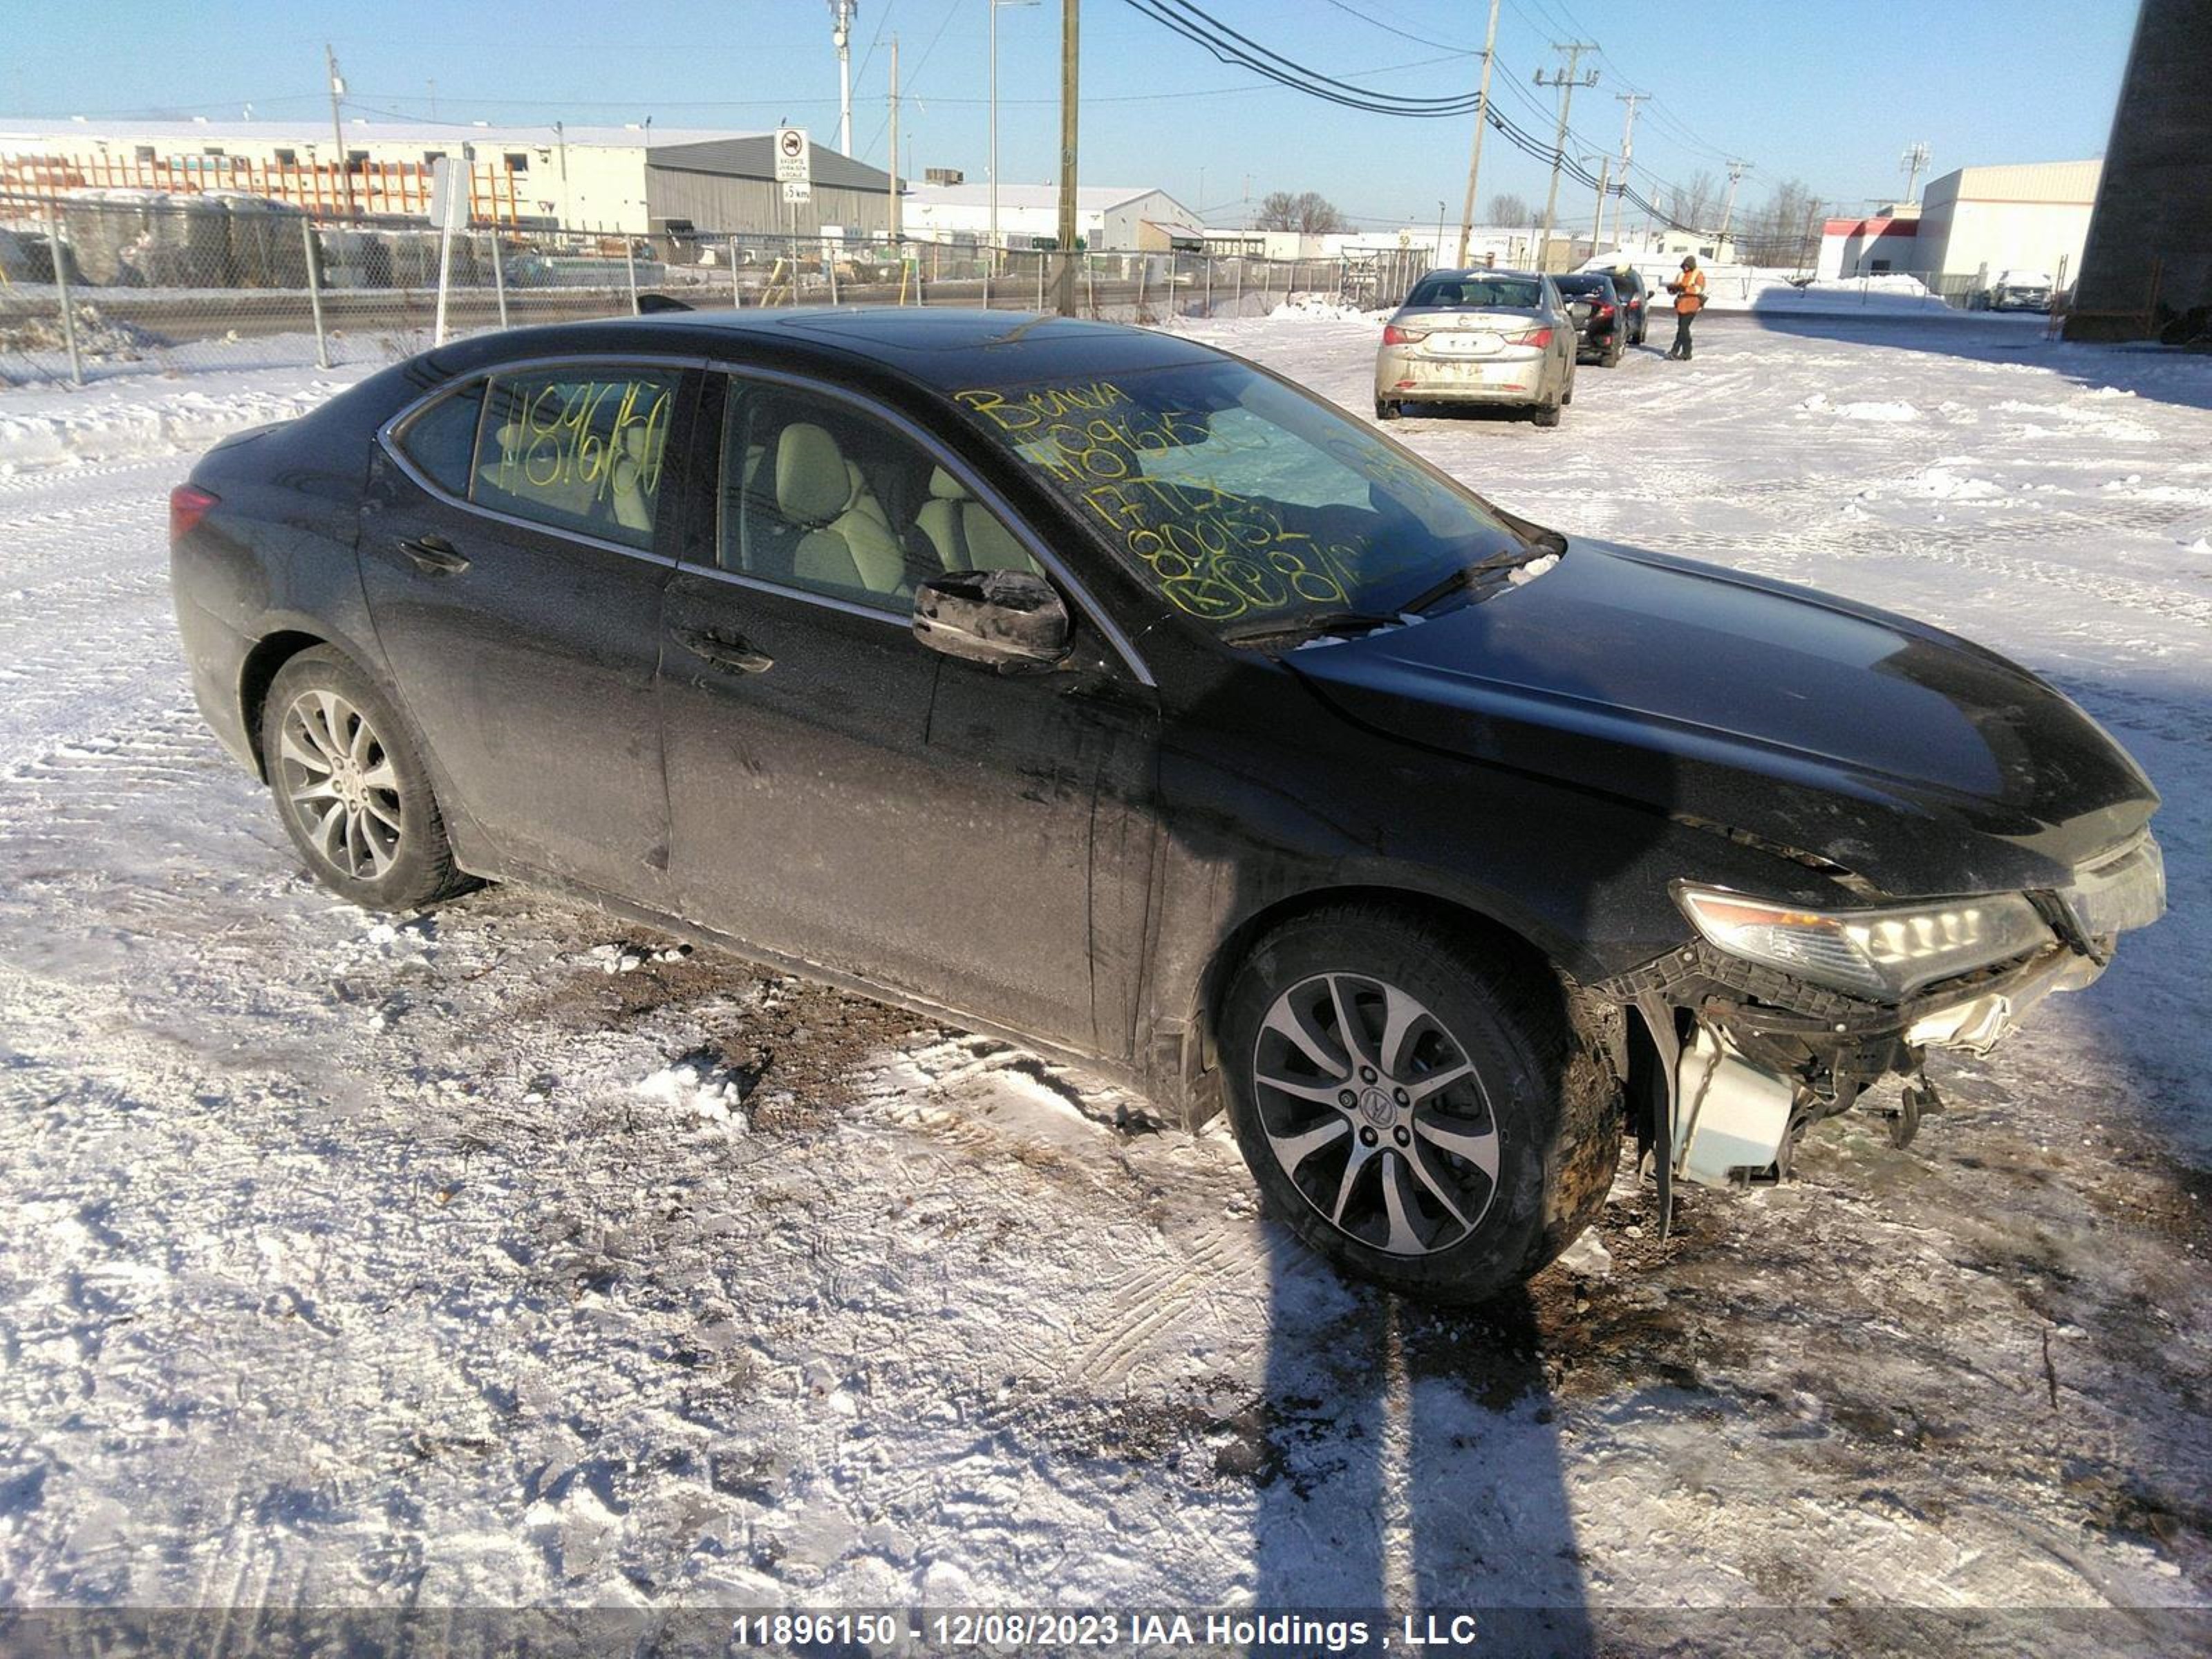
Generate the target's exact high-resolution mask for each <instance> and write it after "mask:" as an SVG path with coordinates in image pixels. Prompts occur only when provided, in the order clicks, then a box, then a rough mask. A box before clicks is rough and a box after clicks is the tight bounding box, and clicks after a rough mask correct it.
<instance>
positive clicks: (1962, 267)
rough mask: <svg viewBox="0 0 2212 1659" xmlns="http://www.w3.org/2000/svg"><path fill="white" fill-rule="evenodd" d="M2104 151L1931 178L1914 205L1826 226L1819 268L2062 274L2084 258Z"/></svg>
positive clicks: (1831, 273) (1956, 276)
mask: <svg viewBox="0 0 2212 1659" xmlns="http://www.w3.org/2000/svg"><path fill="white" fill-rule="evenodd" d="M2104 166H2105V164H2104V163H2103V162H2102V161H2039V162H2030V163H2027V164H2024V165H2019V166H2008V167H1960V168H1959V169H1958V170H1957V171H1956V172H1954V173H1945V174H1944V175H1943V176H1942V178H1940V179H1931V180H1929V185H1928V188H1927V189H1926V190H1925V191H1923V192H1922V193H1921V197H1920V203H1919V207H1918V211H1917V216H1916V215H1915V214H1914V213H1913V212H1912V211H1911V210H1910V209H1909V208H1894V209H1891V210H1887V211H1886V212H1883V213H1880V214H1875V215H1870V216H1867V217H1864V218H1857V219H1831V220H1829V221H1828V222H1827V223H1826V226H1825V227H1824V228H1823V230H1822V234H1821V238H1820V263H1819V264H1818V266H1817V267H1816V274H1818V275H1819V276H1824V277H1838V276H1843V277H1850V276H1887V275H1891V274H1894V273H1904V274H1908V275H1911V276H1917V277H1919V278H1920V279H1921V280H1922V281H1923V282H1925V283H1928V284H1929V287H1931V288H1935V287H1938V286H1948V287H1950V288H1952V289H1959V288H1963V287H1966V286H1970V285H1975V286H1978V285H1983V284H1985V283H1987V282H1988V281H1989V280H1990V279H1991V278H1993V277H1995V276H1996V274H1997V273H1998V272H2000V271H2003V270H2034V271H2042V272H2045V273H2046V274H2048V275H2051V276H2057V274H2058V273H2059V271H2060V270H2062V269H2063V270H2065V271H2067V272H2069V273H2071V272H2074V271H2075V270H2079V269H2080V268H2081V245H2082V243H2083V241H2084V240H2086V239H2087V236H2088V234H2089V212H2090V209H2091V208H2092V207H2093V205H2094V204H2095V202H2096V199H2097V180H2098V179H2099V177H2100V175H2101V174H2102V173H2103V172H2104Z"/></svg>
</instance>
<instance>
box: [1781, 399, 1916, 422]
mask: <svg viewBox="0 0 2212 1659" xmlns="http://www.w3.org/2000/svg"><path fill="white" fill-rule="evenodd" d="M1797 410H1798V412H1799V413H1801V414H1806V415H1832V416H1835V417H1836V418H1837V419H1838V420H1840V421H1878V422H1881V421H1887V422H1901V421H1917V420H1918V419H1919V418H1920V411H1919V410H1918V409H1917V408H1916V407H1914V406H1913V405H1912V404H1907V403H1887V402H1869V403H1851V404H1837V403H1831V402H1829V401H1828V394H1827V393H1826V392H1814V394H1813V395H1812V396H1811V397H1809V398H1801V399H1800V400H1799V401H1798V404H1797Z"/></svg>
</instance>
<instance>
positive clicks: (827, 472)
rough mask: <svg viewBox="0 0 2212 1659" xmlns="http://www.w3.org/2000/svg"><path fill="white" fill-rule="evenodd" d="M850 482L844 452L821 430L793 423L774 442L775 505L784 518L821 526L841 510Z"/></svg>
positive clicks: (809, 424) (843, 508) (805, 424)
mask: <svg viewBox="0 0 2212 1659" xmlns="http://www.w3.org/2000/svg"><path fill="white" fill-rule="evenodd" d="M852 494H853V481H852V479H851V478H850V477H848V476H847V475H846V472H845V455H844V452H843V451H842V450H840V449H839V448H838V447H837V441H836V439H835V438H833V437H831V436H830V435H829V433H828V432H826V431H824V430H823V428H820V427H818V426H816V425H814V424H812V423H811V422H806V421H794V422H792V424H790V425H789V426H787V427H786V428H784V429H783V430H782V431H781V433H779V434H778V435H777V436H776V441H775V504H776V507H777V510H778V511H780V512H781V513H782V514H783V516H784V517H786V518H787V519H790V520H793V521H794V522H796V523H799V524H804V525H825V524H828V523H829V521H830V520H832V519H834V518H836V516H837V515H838V514H839V513H842V512H843V511H844V510H845V503H846V502H847V501H848V500H850V499H851V498H852Z"/></svg>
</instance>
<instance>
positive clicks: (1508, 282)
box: [1406, 276, 1544, 311]
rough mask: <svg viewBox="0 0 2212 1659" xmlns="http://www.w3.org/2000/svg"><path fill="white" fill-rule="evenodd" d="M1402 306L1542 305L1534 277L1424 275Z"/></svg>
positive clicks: (1532, 307) (1520, 307)
mask: <svg viewBox="0 0 2212 1659" xmlns="http://www.w3.org/2000/svg"><path fill="white" fill-rule="evenodd" d="M1406 303H1407V305H1409V306H1464V307H1477V308H1488V307H1498V308H1499V309H1501V310H1506V311H1534V310H1536V309H1537V308H1538V307H1541V305H1542V304H1543V303H1544V290H1543V288H1542V285H1541V283H1538V282H1537V280H1536V279H1535V278H1534V276H1424V277H1423V278H1422V279H1421V280H1420V281H1419V283H1416V284H1415V285H1414V288H1413V294H1412V295H1410V296H1409V297H1408V298H1407V301H1406Z"/></svg>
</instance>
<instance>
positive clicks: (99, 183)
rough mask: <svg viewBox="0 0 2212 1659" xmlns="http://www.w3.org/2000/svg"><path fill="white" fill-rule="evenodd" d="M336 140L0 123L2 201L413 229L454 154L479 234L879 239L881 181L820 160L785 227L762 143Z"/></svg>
mask: <svg viewBox="0 0 2212 1659" xmlns="http://www.w3.org/2000/svg"><path fill="white" fill-rule="evenodd" d="M343 133H344V142H343V147H341V145H340V143H339V142H338V139H337V137H336V136H335V135H333V133H332V131H331V128H330V127H329V126H328V125H322V126H317V125H314V124H313V123H306V122H282V121H204V120H201V121H131V122H114V123H106V122H102V123H94V122H88V121H82V120H71V121H52V120H48V119H45V118H5V117H0V188H12V189H15V190H23V191H31V192H33V193H34V194H40V195H49V194H53V193H57V192H61V191H78V190H86V189H106V190H118V189H121V190H137V191H161V192H163V193H166V194H170V195H193V194H201V193H204V192H207V191H244V192H246V193H248V194H252V195H256V196H266V197H273V198H275V199H276V200H279V201H284V202H289V203H291V204H294V205H295V206H297V207H301V208H304V209H305V210H307V211H308V212H310V213H313V214H315V215H317V216H320V217H325V218H350V217H355V216H374V217H380V218H382V217H399V218H422V217H425V216H427V215H428V211H429V188H430V167H431V164H432V163H433V162H435V161H438V160H440V159H441V158H450V159H459V158H460V157H461V156H462V155H464V153H466V154H467V155H468V156H469V158H470V161H471V167H470V172H471V197H472V201H473V204H474V209H475V214H476V216H477V218H478V219H479V220H480V221H483V222H490V223H496V224H512V225H518V226H543V227H546V228H555V227H564V228H570V229H578V230H605V231H613V232H621V233H624V234H630V235H644V234H647V233H648V232H651V231H657V230H661V229H665V228H667V226H668V224H669V222H671V221H686V222H690V224H691V225H692V226H693V227H694V228H696V229H699V230H702V231H753V232H768V233H773V232H776V231H781V230H789V229H796V230H798V231H800V232H803V233H804V232H813V231H816V230H819V229H820V228H823V227H824V226H829V225H837V226H842V227H844V228H848V229H851V230H866V231H876V232H882V231H884V230H887V229H889V228H890V175H889V174H887V173H882V172H879V171H878V169H876V168H874V167H863V166H861V165H860V163H858V162H856V161H851V160H848V158H847V157H845V156H843V155H839V154H838V153H837V152H836V151H835V150H831V149H823V147H822V146H821V145H819V144H817V145H814V146H812V171H813V174H814V192H813V199H812V200H811V202H806V203H802V204H799V205H798V208H797V216H796V220H795V222H794V219H793V210H791V209H789V208H787V207H786V206H785V205H784V203H783V201H782V198H781V191H780V190H779V188H778V186H777V185H776V184H775V165H774V159H773V155H772V152H773V149H774V147H775V135H773V134H772V133H730V132H716V131H682V132H665V131H664V132H659V133H656V132H653V131H652V130H651V129H650V128H648V127H646V126H642V125H641V126H628V127H574V126H567V125H550V126H531V127H495V126H490V125H454V124H439V123H430V122H410V121H370V120H365V119H360V118H355V119H352V120H349V121H348V122H346V124H345V126H344V129H343ZM341 150H342V151H343V153H341Z"/></svg>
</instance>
